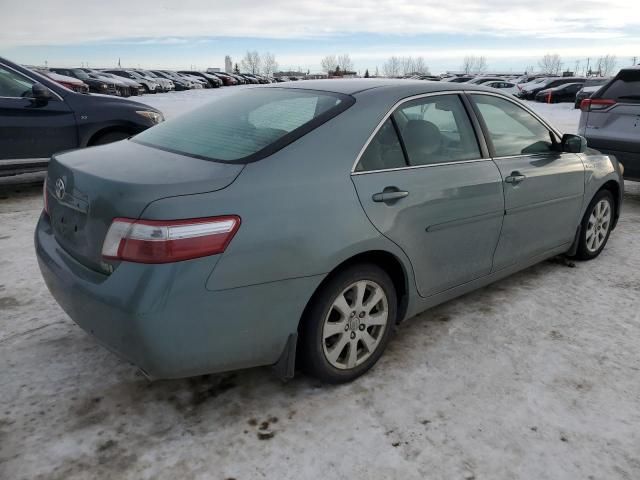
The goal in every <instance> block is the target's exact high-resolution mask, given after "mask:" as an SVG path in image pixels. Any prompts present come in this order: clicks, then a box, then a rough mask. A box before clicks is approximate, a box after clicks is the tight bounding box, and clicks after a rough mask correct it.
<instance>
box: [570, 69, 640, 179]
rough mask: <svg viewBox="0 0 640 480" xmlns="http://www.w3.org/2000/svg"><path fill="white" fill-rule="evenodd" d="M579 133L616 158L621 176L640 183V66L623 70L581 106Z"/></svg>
mask: <svg viewBox="0 0 640 480" xmlns="http://www.w3.org/2000/svg"><path fill="white" fill-rule="evenodd" d="M580 110H582V113H581V114H580V123H579V126H578V132H580V134H581V135H584V136H585V137H586V138H587V141H588V142H589V146H590V147H593V148H595V149H597V150H600V151H601V152H604V153H610V154H613V155H615V156H616V158H617V159H618V160H620V162H621V163H622V164H623V165H624V176H625V178H628V179H630V180H636V181H639V182H640V65H639V66H637V67H630V68H624V69H622V70H620V71H619V72H618V74H617V75H616V76H615V77H613V78H612V79H611V80H610V81H609V82H608V83H607V84H606V85H604V86H602V87H601V88H600V89H599V90H598V91H597V92H595V93H594V94H593V95H591V98H586V99H584V100H582V104H581V105H580Z"/></svg>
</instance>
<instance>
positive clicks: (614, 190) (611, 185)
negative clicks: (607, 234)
mask: <svg viewBox="0 0 640 480" xmlns="http://www.w3.org/2000/svg"><path fill="white" fill-rule="evenodd" d="M602 190H608V191H610V192H611V195H613V203H614V205H613V207H614V208H615V211H614V214H613V226H612V227H611V230H613V229H614V228H616V224H617V223H618V218H620V202H621V198H622V193H621V192H622V189H621V188H620V184H619V183H618V182H616V181H615V180H608V181H607V182H605V183H604V184H603V185H602V186H601V187H600V188H599V189H598V191H597V192H596V193H595V195H597V194H598V192H601V191H602Z"/></svg>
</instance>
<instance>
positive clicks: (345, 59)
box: [338, 53, 353, 72]
mask: <svg viewBox="0 0 640 480" xmlns="http://www.w3.org/2000/svg"><path fill="white" fill-rule="evenodd" d="M338 65H339V66H340V69H341V70H342V71H343V72H352V71H353V60H351V57H350V56H349V54H348V53H345V54H342V55H340V56H339V57H338Z"/></svg>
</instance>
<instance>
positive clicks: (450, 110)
mask: <svg viewBox="0 0 640 480" xmlns="http://www.w3.org/2000/svg"><path fill="white" fill-rule="evenodd" d="M393 116H394V119H395V121H396V124H397V125H398V129H399V130H400V136H401V137H402V140H403V141H404V145H405V148H406V150H407V157H408V160H409V164H410V165H431V164H436V163H445V162H457V161H462V160H473V159H477V158H480V157H481V155H480V148H479V147H478V141H477V139H476V136H475V133H474V130H473V127H472V126H471V121H470V120H469V116H468V115H467V112H466V110H465V108H464V106H463V105H462V102H461V101H460V98H458V96H457V95H442V96H433V97H426V98H420V99H418V100H413V101H411V102H408V103H406V104H404V105H402V106H400V107H399V108H398V110H396V112H395V113H394V114H393Z"/></svg>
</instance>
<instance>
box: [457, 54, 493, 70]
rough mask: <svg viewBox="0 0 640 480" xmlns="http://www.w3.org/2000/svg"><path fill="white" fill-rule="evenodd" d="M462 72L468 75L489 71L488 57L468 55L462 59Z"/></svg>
mask: <svg viewBox="0 0 640 480" xmlns="http://www.w3.org/2000/svg"><path fill="white" fill-rule="evenodd" d="M461 70H462V73H465V74H466V75H480V74H481V73H484V72H486V71H487V59H486V58H485V57H476V56H475V55H468V56H466V57H464V60H463V61H462V68H461Z"/></svg>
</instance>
